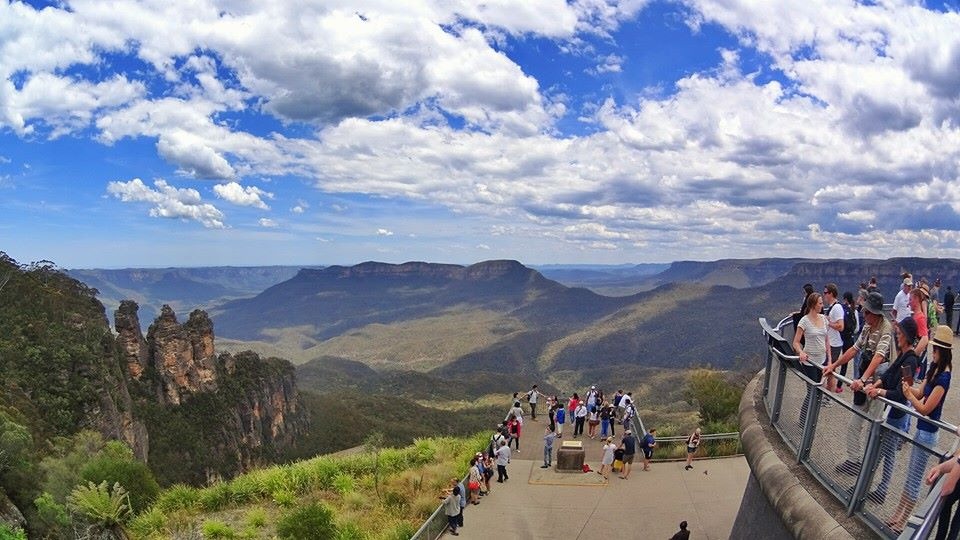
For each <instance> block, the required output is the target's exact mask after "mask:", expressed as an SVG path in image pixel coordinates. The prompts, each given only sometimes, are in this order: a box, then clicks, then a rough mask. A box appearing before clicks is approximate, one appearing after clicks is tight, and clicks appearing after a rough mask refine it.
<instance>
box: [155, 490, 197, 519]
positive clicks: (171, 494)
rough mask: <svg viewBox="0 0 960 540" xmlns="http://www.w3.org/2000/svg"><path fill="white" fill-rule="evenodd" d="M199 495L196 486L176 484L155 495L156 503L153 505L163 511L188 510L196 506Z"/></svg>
mask: <svg viewBox="0 0 960 540" xmlns="http://www.w3.org/2000/svg"><path fill="white" fill-rule="evenodd" d="M199 497H200V494H199V491H198V490H197V489H196V488H192V487H190V486H185V485H183V484H176V485H174V486H172V487H169V488H167V490H166V491H164V492H163V493H162V494H161V495H160V496H159V497H157V503H156V504H155V505H154V506H155V507H156V508H159V509H160V510H162V511H164V512H170V511H173V510H190V509H193V508H194V507H195V506H196V504H197V500H198V499H199Z"/></svg>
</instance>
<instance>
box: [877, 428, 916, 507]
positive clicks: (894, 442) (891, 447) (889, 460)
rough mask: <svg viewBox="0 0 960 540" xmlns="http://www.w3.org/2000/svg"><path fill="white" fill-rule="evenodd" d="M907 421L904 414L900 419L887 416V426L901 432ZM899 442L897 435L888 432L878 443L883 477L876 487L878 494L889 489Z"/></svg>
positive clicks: (884, 492)
mask: <svg viewBox="0 0 960 540" xmlns="http://www.w3.org/2000/svg"><path fill="white" fill-rule="evenodd" d="M909 420H910V417H909V416H908V415H906V414H904V415H903V416H902V417H900V418H890V417H889V416H888V417H887V425H889V426H890V427H893V428H897V429H901V430H903V429H906V427H907V423H908V421H909ZM899 442H900V437H899V436H898V435H897V434H894V433H890V432H886V433H884V434H883V440H882V441H881V443H880V459H882V460H883V476H882V477H881V479H880V484H879V485H878V486H877V491H879V492H880V493H883V494H886V492H887V488H888V487H890V478H891V477H892V476H893V460H894V458H895V457H896V453H897V447H898V446H899Z"/></svg>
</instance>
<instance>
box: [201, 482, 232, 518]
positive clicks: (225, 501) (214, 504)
mask: <svg viewBox="0 0 960 540" xmlns="http://www.w3.org/2000/svg"><path fill="white" fill-rule="evenodd" d="M231 501H232V497H231V491H230V486H229V485H227V484H224V483H220V484H216V485H214V486H210V487H208V488H205V489H202V490H200V493H199V494H198V497H197V502H198V503H199V504H200V508H202V509H203V510H205V511H207V512H211V511H214V510H219V509H221V508H223V507H225V506H227V505H229V504H230V502H231Z"/></svg>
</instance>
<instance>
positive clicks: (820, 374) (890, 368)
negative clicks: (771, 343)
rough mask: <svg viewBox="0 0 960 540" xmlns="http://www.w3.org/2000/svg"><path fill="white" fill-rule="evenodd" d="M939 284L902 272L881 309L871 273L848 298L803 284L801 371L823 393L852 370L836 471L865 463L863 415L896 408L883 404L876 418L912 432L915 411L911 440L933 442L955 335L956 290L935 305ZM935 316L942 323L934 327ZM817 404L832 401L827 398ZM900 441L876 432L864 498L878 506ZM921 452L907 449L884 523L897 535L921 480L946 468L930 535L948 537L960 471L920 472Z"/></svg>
mask: <svg viewBox="0 0 960 540" xmlns="http://www.w3.org/2000/svg"><path fill="white" fill-rule="evenodd" d="M940 285H941V284H940V280H939V279H938V280H935V281H934V284H933V286H932V287H931V286H930V284H929V282H928V281H927V280H926V279H925V278H921V279H919V280H918V281H917V282H916V283H915V282H914V280H913V276H912V275H910V274H909V273H905V274H903V275H902V276H901V277H900V290H899V291H898V292H897V295H896V297H895V298H894V301H893V303H892V309H891V310H890V311H889V312H885V310H884V297H883V295H882V294H881V292H880V291H879V289H878V287H877V280H876V278H873V279H871V280H870V282H869V283H862V284H861V286H860V290H859V291H857V294H856V295H854V294H853V293H852V292H846V293H844V294H843V295H842V296H840V295H839V290H838V289H837V286H836V285H835V284H833V283H828V284H827V285H825V286H824V288H823V292H822V293H819V292H816V291H815V289H814V287H813V286H812V285H810V284H807V285H805V286H804V287H803V296H804V301H803V304H802V306H801V309H800V311H799V312H797V313H795V314H794V325H795V332H794V338H793V348H794V351H795V352H796V355H797V357H798V358H799V366H798V367H799V368H800V371H801V372H802V373H803V374H804V375H805V376H807V377H808V378H810V379H811V380H813V382H814V383H816V384H818V385H822V386H823V387H824V389H825V390H826V391H828V392H838V393H841V392H843V390H844V384H843V383H842V382H841V377H843V378H846V374H847V366H848V365H850V366H852V378H850V379H846V380H847V381H849V383H848V387H849V389H850V390H852V391H853V407H854V410H855V411H856V412H859V413H860V414H851V415H850V417H849V421H848V425H847V426H846V431H845V447H846V459H845V460H844V461H843V462H841V463H840V464H838V465H837V467H836V472H837V473H839V474H845V475H850V476H859V474H860V471H861V468H862V467H863V464H862V462H861V459H862V456H863V443H864V440H865V435H864V427H865V426H866V424H867V421H866V420H865V419H868V418H876V417H877V416H878V415H879V414H881V413H882V412H883V410H884V400H886V401H888V402H893V403H897V404H899V405H901V406H902V407H898V406H891V407H889V408H888V409H887V413H886V418H885V419H884V421H885V423H886V424H887V425H888V426H890V427H891V428H895V429H896V430H899V431H901V432H904V433H910V431H911V426H910V424H911V422H910V419H911V418H912V417H913V415H911V414H908V413H907V412H906V411H907V410H913V411H915V413H916V415H917V421H916V423H915V424H916V427H915V430H914V432H913V437H912V438H913V440H915V441H916V442H918V443H922V444H923V445H926V446H927V447H930V448H933V447H935V445H936V443H937V440H938V438H939V429H940V428H939V426H938V423H937V421H938V420H940V417H941V414H942V411H943V405H944V402H945V400H946V397H947V393H948V391H949V389H950V379H951V370H952V350H953V337H954V335H955V334H956V331H955V330H953V329H952V328H951V323H952V321H953V307H954V304H955V301H956V295H955V294H954V292H953V290H952V287H947V290H946V293H945V294H944V295H943V302H942V303H941V302H940ZM941 317H943V318H944V320H945V322H946V323H947V324H942V325H941V324H939V320H940V318H941ZM958 324H960V321H958ZM958 330H960V328H958ZM837 375H839V376H840V377H837ZM879 398H883V399H879ZM821 403H822V406H830V405H831V401H830V400H823V401H822V402H821ZM806 413H807V411H806V404H805V403H804V406H802V407H801V410H800V421H801V422H802V421H803V420H804V418H805V415H806ZM902 447H903V444H902V439H900V438H899V437H895V436H884V437H883V439H882V440H881V443H880V453H879V461H880V462H881V463H882V469H881V471H880V481H879V482H878V483H875V484H874V485H875V487H874V488H873V489H872V491H870V493H869V494H868V498H869V499H870V500H871V501H874V502H875V503H876V504H883V503H884V502H885V501H886V499H887V496H888V492H889V490H890V487H891V480H892V478H893V472H894V463H895V459H896V457H897V454H898V453H899V452H900V450H901V448H902ZM929 455H930V454H929V452H928V451H926V450H925V449H924V447H923V446H921V445H916V444H915V445H911V450H910V456H909V461H908V462H907V474H906V478H905V480H904V483H903V489H902V492H901V493H900V494H899V499H898V500H897V504H896V505H895V507H894V509H893V512H892V515H891V516H890V517H889V519H888V520H887V523H886V524H887V526H888V527H890V528H891V529H892V530H894V531H902V530H903V529H904V527H905V525H906V523H907V520H908V519H909V517H910V516H911V514H912V512H913V509H914V506H915V505H916V503H917V499H918V497H919V495H920V484H921V483H922V482H923V480H924V477H925V476H926V479H927V481H928V483H929V482H933V481H934V480H935V479H936V478H937V477H939V475H941V474H947V473H949V475H950V476H949V479H948V481H947V482H946V485H945V486H944V488H943V493H944V495H945V496H947V499H946V501H945V502H946V504H944V505H943V510H942V512H941V515H940V523H939V530H938V533H937V538H938V539H940V538H948V537H949V538H954V539H955V538H957V534H958V530H960V513H958V514H957V515H954V516H953V518H952V519H951V512H952V510H951V508H952V506H953V504H954V503H956V502H957V500H960V494H954V492H955V491H960V490H955V489H954V486H955V485H956V482H957V479H958V478H960V467H954V466H953V465H954V464H955V463H956V460H954V459H950V460H949V461H947V462H945V463H944V464H942V465H938V466H936V467H934V468H933V470H931V471H929V472H928V473H927V474H926V475H925V474H924V469H925V467H926V463H927V458H928V456H929Z"/></svg>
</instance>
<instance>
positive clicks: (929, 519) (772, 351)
mask: <svg viewBox="0 0 960 540" xmlns="http://www.w3.org/2000/svg"><path fill="white" fill-rule="evenodd" d="M884 307H885V309H886V308H888V306H884ZM759 322H760V326H761V328H762V329H763V331H764V334H765V335H767V337H768V341H767V345H768V347H767V348H768V351H769V355H768V357H767V367H768V368H769V367H770V365H771V364H770V362H771V361H773V359H775V358H779V359H780V360H781V361H783V362H782V364H783V365H784V366H785V367H786V366H789V365H791V364H794V363H797V364H799V363H801V362H800V358H799V356H798V355H790V354H786V353H785V352H783V351H782V350H778V348H777V346H775V345H780V346H783V345H789V347H787V348H788V349H789V350H793V347H792V344H791V343H790V342H789V341H787V340H786V339H785V338H783V337H782V336H781V335H779V332H780V331H782V329H783V328H784V327H785V326H786V325H787V323H788V322H792V316H791V317H787V318H785V319H783V320H781V321H780V322H779V323H778V325H777V329H776V330H774V329H773V328H771V327H770V326H769V325H768V324H767V322H766V320H765V319H763V318H760V319H759ZM804 365H808V366H809V365H815V364H812V363H809V362H807V363H804ZM815 367H817V368H818V369H819V370H820V371H821V372H822V371H823V369H824V368H823V367H822V366H815ZM790 369H791V371H793V372H794V374H795V375H796V376H798V377H799V378H800V379H801V380H803V381H805V383H806V384H808V385H809V386H808V388H810V387H813V386H819V385H820V384H822V383H817V382H815V381H813V380H812V379H810V378H808V377H807V376H806V375H804V374H803V373H802V372H801V371H798V370H796V369H793V368H790ZM781 373H782V372H781ZM833 375H834V376H835V377H836V378H837V379H838V380H840V381H841V383H844V384H846V385H848V386H849V385H850V384H851V383H852V381H853V379H850V378H847V377H845V376H843V375H840V374H838V373H833ZM781 379H782V374H781ZM764 391H765V392H766V387H764ZM820 391H821V392H825V391H824V390H822V389H821V390H820ZM809 399H810V394H808V401H809ZM875 399H878V400H880V402H881V403H883V404H884V405H885V408H884V412H885V413H888V412H889V411H890V410H891V409H894V408H895V409H897V410H900V411H902V412H903V413H905V414H908V415H910V416H911V417H914V418H918V419H923V420H924V421H926V422H929V423H931V424H934V425H936V426H937V427H939V428H941V429H944V430H947V431H949V432H951V433H957V434H958V435H960V431H958V429H957V427H956V426H954V425H953V424H951V423H949V422H945V421H941V420H933V419H930V418H929V417H927V416H924V415H921V414H919V413H917V412H916V411H914V410H913V409H911V408H909V407H907V406H905V405H903V404H900V403H897V402H895V401H891V400H889V399H887V398H884V397H879V396H878V397H877V398H875ZM774 408H776V405H774ZM773 421H774V422H776V421H775V419H774V420H773ZM815 421H816V420H815V418H814V420H813V422H815ZM873 422H875V428H878V427H879V426H880V422H881V421H880V420H879V419H874V420H873ZM883 429H887V430H890V431H894V432H897V433H900V434H901V435H902V436H905V437H906V438H907V439H909V440H910V441H911V444H914V445H917V446H920V447H923V448H926V449H927V450H928V451H930V452H931V453H932V454H933V455H935V456H938V457H939V459H940V460H941V461H942V460H944V459H952V458H950V457H949V456H952V455H956V454H960V452H958V449H960V439H958V440H955V441H954V443H953V445H952V446H951V449H950V452H948V453H941V452H939V451H937V450H936V449H935V448H931V447H929V446H928V445H926V444H923V443H919V442H917V441H915V440H913V437H911V436H910V435H909V433H905V432H903V431H901V430H899V429H896V428H893V427H891V426H885V427H884V428H883ZM806 436H807V434H806V433H805V434H804V437H806ZM872 438H873V434H871V439H872ZM875 444H876V443H875ZM869 446H870V442H869V441H868V447H869ZM802 452H803V450H802V449H800V448H798V449H797V455H798V460H801V461H802V459H803V456H802ZM867 454H868V455H869V454H870V450H869V449H868V451H867ZM866 462H867V460H866V459H865V461H864V465H865V466H866ZM811 472H812V471H811ZM814 476H815V477H817V475H816V474H814ZM818 481H820V482H821V483H823V482H824V480H822V479H819V478H818ZM943 481H944V479H943V477H941V478H940V479H938V481H937V482H935V483H934V485H933V487H932V489H931V490H930V491H929V492H927V495H926V497H924V499H923V501H922V503H921V504H920V505H919V506H918V507H917V508H916V509H915V510H914V512H913V513H912V516H911V519H910V520H908V522H907V524H908V526H907V527H906V528H905V529H904V531H903V532H902V533H901V534H900V536H899V537H898V538H899V539H902V540H925V539H926V538H927V537H928V536H929V534H930V532H931V531H932V529H933V527H934V525H935V524H936V522H937V520H938V517H939V512H940V509H941V507H942V504H943V498H942V497H940V489H941V487H942V482H943ZM859 484H860V479H858V485H857V486H855V488H854V490H855V492H856V491H858V490H859V489H860V486H859ZM848 505H849V506H848V508H849V509H850V510H849V511H850V512H853V511H854V509H855V508H856V501H855V500H852V499H851V500H850V501H849V502H848ZM913 516H917V517H919V516H922V520H921V521H920V523H919V524H917V522H916V521H915V520H914V519H915V518H914V517H913ZM871 519H872V518H871ZM867 523H868V525H870V526H871V527H873V526H874V525H873V524H871V523H869V522H867ZM878 532H879V531H878Z"/></svg>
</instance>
